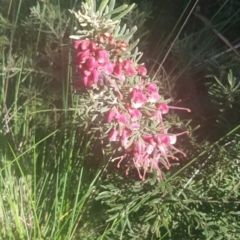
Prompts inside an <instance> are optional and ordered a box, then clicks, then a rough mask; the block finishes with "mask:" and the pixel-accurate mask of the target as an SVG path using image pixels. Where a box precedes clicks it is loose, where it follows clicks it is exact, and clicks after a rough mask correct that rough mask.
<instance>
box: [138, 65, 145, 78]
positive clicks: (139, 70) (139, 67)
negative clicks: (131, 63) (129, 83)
mask: <svg viewBox="0 0 240 240" xmlns="http://www.w3.org/2000/svg"><path fill="white" fill-rule="evenodd" d="M137 72H138V75H140V76H146V75H147V69H146V68H145V67H144V66H142V65H139V66H138V69H137Z"/></svg>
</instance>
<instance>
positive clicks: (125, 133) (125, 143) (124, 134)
mask: <svg viewBox="0 0 240 240" xmlns="http://www.w3.org/2000/svg"><path fill="white" fill-rule="evenodd" d="M131 135H132V131H131V130H129V129H127V128H124V129H123V131H122V136H121V144H122V147H123V148H125V149H127V148H128V147H129V146H128V143H129V140H128V139H129V137H130V136H131Z"/></svg>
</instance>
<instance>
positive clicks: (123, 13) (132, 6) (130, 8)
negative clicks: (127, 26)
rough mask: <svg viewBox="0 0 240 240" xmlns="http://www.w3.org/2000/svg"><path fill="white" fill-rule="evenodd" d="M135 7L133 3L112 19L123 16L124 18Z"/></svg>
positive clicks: (115, 19)
mask: <svg viewBox="0 0 240 240" xmlns="http://www.w3.org/2000/svg"><path fill="white" fill-rule="evenodd" d="M134 7H135V3H133V4H132V5H131V6H130V7H129V8H127V9H126V10H125V11H123V12H122V13H120V14H119V15H118V16H117V17H115V18H113V19H112V21H117V20H119V19H121V18H123V17H124V16H125V15H126V14H128V13H129V12H130V11H131V10H132V9H133V8H134Z"/></svg>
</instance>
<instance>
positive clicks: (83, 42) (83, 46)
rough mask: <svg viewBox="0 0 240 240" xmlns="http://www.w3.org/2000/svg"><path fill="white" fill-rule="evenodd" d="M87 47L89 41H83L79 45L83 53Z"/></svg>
mask: <svg viewBox="0 0 240 240" xmlns="http://www.w3.org/2000/svg"><path fill="white" fill-rule="evenodd" d="M89 45H90V41H89V40H83V41H82V43H81V44H80V48H81V50H83V51H84V50H86V49H88V47H89Z"/></svg>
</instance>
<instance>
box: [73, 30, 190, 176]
mask: <svg viewBox="0 0 240 240" xmlns="http://www.w3.org/2000/svg"><path fill="white" fill-rule="evenodd" d="M91 37H92V39H97V41H96V42H94V41H93V40H91V39H83V40H77V41H75V42H74V44H73V48H74V51H73V53H74V54H73V59H74V60H73V63H75V64H76V69H74V70H75V73H74V74H76V76H77V77H76V78H75V79H74V82H73V87H74V88H75V89H76V90H80V88H84V86H85V88H86V92H88V93H89V94H92V95H94V96H95V95H97V96H98V98H97V100H98V101H100V103H101V104H102V105H101V104H99V105H98V106H103V107H105V105H104V104H111V105H110V108H111V109H110V110H109V111H108V113H106V115H105V119H104V120H103V121H105V122H107V123H108V125H109V128H110V129H111V131H110V133H109V135H108V138H107V139H108V141H109V142H118V143H119V144H120V145H119V148H118V149H121V150H122V151H123V153H122V156H121V157H119V158H120V161H119V162H118V165H117V166H118V167H119V165H120V163H121V161H123V160H124V159H125V158H126V156H131V157H132V163H133V165H134V166H135V168H136V169H137V171H138V175H139V178H141V179H142V180H144V179H145V175H146V172H147V171H149V170H150V171H152V170H153V169H156V170H157V172H158V175H159V178H161V169H160V166H161V165H163V166H165V167H166V168H167V169H168V168H169V167H170V166H171V164H170V162H169V158H175V159H177V158H176V157H174V156H173V153H174V152H178V153H181V154H183V156H185V153H184V152H182V151H180V150H179V149H177V148H175V147H174V146H173V145H174V144H175V143H176V141H177V136H179V135H182V134H184V133H187V132H183V133H178V134H170V133H167V129H166V128H165V127H164V122H163V117H162V115H163V114H167V113H168V112H169V109H182V110H186V111H189V112H190V110H189V109H187V108H179V107H173V106H169V105H168V104H166V103H164V102H160V98H161V96H160V95H159V93H158V86H157V84H156V83H155V82H149V78H148V77H146V75H147V69H146V68H145V66H144V65H137V64H136V63H134V62H133V61H132V60H131V59H128V58H126V56H127V53H124V54H122V53H123V52H126V51H127V49H128V43H127V42H125V41H122V40H118V41H115V39H114V37H113V36H111V34H110V33H109V32H105V33H104V32H103V33H101V34H99V35H96V36H95V35H93V36H91ZM135 66H136V67H135ZM136 75H137V76H136ZM134 76H136V77H134ZM127 77H132V78H130V79H127V81H125V79H126V78H127ZM133 77H134V78H133ZM118 79H119V80H120V81H121V82H120V81H118ZM128 80H129V81H128ZM91 87H93V89H91ZM108 90H110V91H108ZM109 92H110V94H109ZM116 93H117V94H116ZM101 94H102V95H101ZM105 94H106V95H107V96H106V97H105V98H103V99H101V97H99V96H104V95H105ZM118 95H119V97H117V96H118ZM95 99H96V98H95ZM109 99H110V100H109ZM101 100H102V102H101ZM112 106H114V107H112ZM124 106H125V109H124ZM106 107H107V108H108V107H109V105H107V106H106ZM95 110H96V111H93V112H94V114H95V113H96V112H99V117H97V119H98V122H97V124H99V119H101V117H102V112H101V110H100V111H99V109H95ZM103 112H104V111H103ZM90 114H91V113H90ZM147 117H149V118H147ZM152 117H153V118H156V119H157V121H158V122H159V123H160V124H161V126H160V127H162V128H161V131H160V132H159V133H156V134H153V132H154V129H152V127H151V125H154V124H148V122H146V121H148V119H149V121H152V120H153V119H152ZM143 123H144V125H145V124H146V125H147V127H146V128H144V129H141V127H142V126H143ZM103 126H104V127H105V124H103ZM148 127H149V129H150V133H149V134H148V133H146V132H147V131H148ZM143 132H144V133H143ZM114 146H116V144H114ZM128 171H129V167H128V169H127V171H126V173H128Z"/></svg>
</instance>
